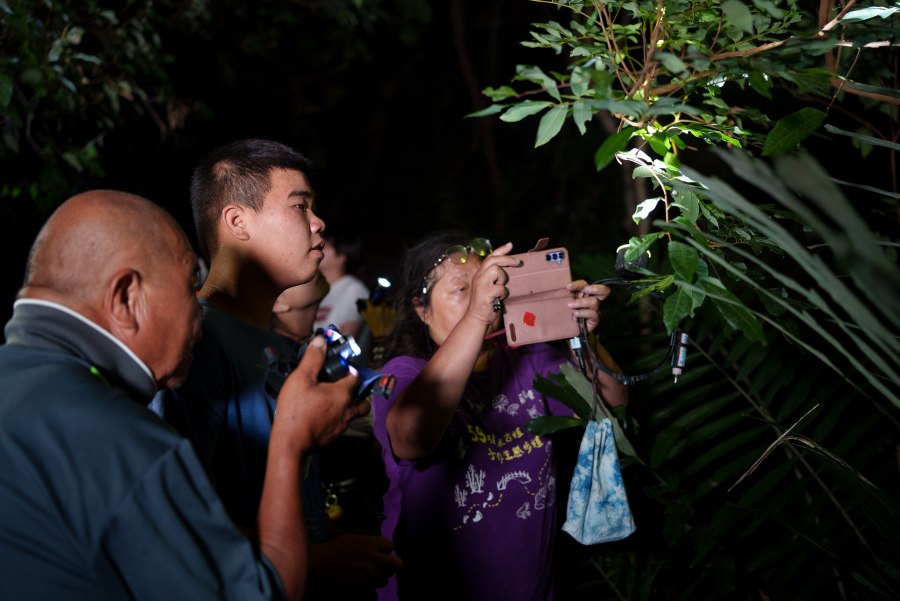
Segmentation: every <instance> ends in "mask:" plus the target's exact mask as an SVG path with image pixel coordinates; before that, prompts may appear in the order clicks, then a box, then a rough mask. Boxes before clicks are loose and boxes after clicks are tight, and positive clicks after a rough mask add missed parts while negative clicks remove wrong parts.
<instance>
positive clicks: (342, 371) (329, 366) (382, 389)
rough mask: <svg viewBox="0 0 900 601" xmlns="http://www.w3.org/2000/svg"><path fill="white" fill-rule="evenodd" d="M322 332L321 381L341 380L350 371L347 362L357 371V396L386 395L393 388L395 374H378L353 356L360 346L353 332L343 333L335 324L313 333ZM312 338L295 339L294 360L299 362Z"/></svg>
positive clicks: (357, 353)
mask: <svg viewBox="0 0 900 601" xmlns="http://www.w3.org/2000/svg"><path fill="white" fill-rule="evenodd" d="M315 336H322V337H324V338H325V343H326V346H325V364H324V365H323V366H322V370H321V371H320V372H319V381H320V382H335V381H337V380H340V379H341V378H343V377H344V376H345V375H347V374H348V373H349V372H350V366H351V365H352V366H353V368H354V369H355V370H356V371H357V373H358V374H359V386H358V388H357V390H356V394H355V396H356V398H362V397H366V396H369V395H370V394H380V395H381V396H383V397H385V398H388V397H390V396H391V392H393V390H394V376H392V375H384V374H380V373H378V372H377V371H375V370H372V369H369V368H368V367H365V366H363V365H360V364H359V363H356V362H355V361H354V359H355V358H356V357H359V355H360V352H361V351H360V348H359V345H358V344H357V343H356V340H355V339H354V338H353V336H344V335H343V334H341V332H340V331H339V330H338V329H337V328H336V327H335V326H334V325H331V326H329V327H327V328H318V329H317V330H316V331H315V333H314V334H313V337H315ZM310 340H312V338H310V339H308V340H305V341H303V342H298V343H297V344H296V345H295V346H294V364H295V365H296V364H297V363H299V362H300V359H301V358H302V357H303V353H305V352H306V347H307V346H308V345H309V341H310Z"/></svg>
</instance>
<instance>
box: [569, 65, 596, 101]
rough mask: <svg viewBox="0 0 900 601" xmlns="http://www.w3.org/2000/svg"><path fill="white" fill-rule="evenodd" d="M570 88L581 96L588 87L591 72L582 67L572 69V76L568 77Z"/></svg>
mask: <svg viewBox="0 0 900 601" xmlns="http://www.w3.org/2000/svg"><path fill="white" fill-rule="evenodd" d="M569 85H570V89H571V90H572V93H573V94H575V95H576V96H578V97H579V98H581V97H582V96H584V95H585V93H586V92H587V91H588V90H589V89H590V85H591V72H590V70H588V69H584V68H582V67H575V68H574V69H572V77H571V78H570V79H569Z"/></svg>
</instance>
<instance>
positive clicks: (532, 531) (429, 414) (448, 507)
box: [373, 233, 627, 601]
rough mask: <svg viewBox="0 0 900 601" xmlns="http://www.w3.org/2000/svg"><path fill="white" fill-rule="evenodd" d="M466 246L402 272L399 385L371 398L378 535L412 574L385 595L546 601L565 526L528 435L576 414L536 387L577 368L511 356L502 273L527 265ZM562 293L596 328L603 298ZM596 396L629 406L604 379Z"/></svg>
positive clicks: (411, 257)
mask: <svg viewBox="0 0 900 601" xmlns="http://www.w3.org/2000/svg"><path fill="white" fill-rule="evenodd" d="M467 240H469V238H468V237H466V236H462V235H460V234H456V233H447V234H439V235H435V236H432V237H429V238H427V239H425V240H423V241H421V242H420V243H418V244H417V245H416V246H414V247H413V248H411V249H410V250H409V251H407V254H406V257H405V261H404V265H403V280H404V281H403V283H402V287H401V288H400V289H399V290H398V293H397V296H396V298H395V306H396V309H397V323H396V326H395V328H394V330H393V332H392V334H391V338H390V339H389V341H388V350H387V357H388V359H389V360H388V362H387V363H386V364H385V365H384V367H383V368H382V370H381V371H382V372H383V373H389V374H392V375H393V376H394V377H395V378H396V384H395V387H394V391H393V394H392V395H391V397H390V398H389V399H385V398H383V397H376V398H375V399H374V401H373V414H374V420H375V435H376V437H377V438H378V440H379V442H380V443H381V445H382V448H383V451H382V454H383V458H384V462H385V467H386V471H387V475H388V479H389V486H388V490H387V492H386V494H385V497H384V511H385V514H386V520H385V522H384V524H383V527H382V534H383V535H384V536H385V537H387V538H392V539H393V540H394V544H395V548H396V552H397V554H398V555H399V556H400V557H401V558H402V559H403V562H404V567H403V569H402V570H401V571H400V572H399V573H398V574H397V575H396V577H395V578H393V579H392V580H391V582H390V584H389V585H388V586H387V587H386V588H384V589H382V590H381V591H379V596H380V599H385V600H386V599H458V600H466V601H472V600H480V599H485V600H490V601H503V600H510V601H513V600H514V601H528V600H532V599H534V600H541V601H546V600H549V599H552V598H553V567H552V558H553V543H554V540H555V538H556V533H557V531H558V529H559V527H558V525H557V520H556V514H557V511H558V508H557V506H556V503H557V500H556V495H557V490H556V489H557V486H556V471H555V456H554V450H553V443H552V441H551V440H550V439H549V438H546V437H543V436H537V435H534V434H531V433H530V432H528V430H527V429H526V424H527V423H528V422H529V421H530V420H531V419H533V418H535V417H539V416H543V415H572V411H571V410H570V409H568V408H567V407H566V406H565V405H563V404H562V403H561V402H559V401H557V400H556V399H552V398H548V397H545V396H544V395H542V394H541V393H539V392H537V391H536V390H535V389H534V385H533V382H534V378H535V375H536V374H542V375H544V376H547V375H549V374H551V373H557V372H558V371H559V366H560V365H561V364H562V363H565V362H567V361H570V358H569V356H568V352H566V351H564V350H561V349H559V348H557V347H556V346H553V345H550V344H545V343H539V344H532V345H528V346H522V347H517V348H515V349H512V348H509V347H507V346H506V345H505V343H504V341H503V338H502V334H503V331H502V329H501V317H500V314H499V312H498V311H497V307H498V300H499V299H503V298H505V297H506V295H507V289H506V288H505V284H506V282H507V280H508V276H507V272H506V271H505V268H510V267H514V266H516V265H518V264H519V260H518V259H516V258H515V257H513V256H510V255H509V253H510V251H511V250H512V244H510V243H507V244H505V245H503V246H501V247H500V248H498V249H496V250H494V251H493V252H491V248H490V243H489V242H488V241H487V240H484V239H481V238H476V239H472V240H470V241H469V242H466V241H467ZM568 289H569V291H570V292H572V293H573V299H572V300H571V301H570V302H569V305H568V306H569V308H570V309H571V310H572V315H573V319H574V318H584V319H585V322H586V325H587V328H588V330H593V329H594V328H595V327H596V326H597V324H598V323H599V320H600V312H599V306H600V300H601V299H603V298H605V297H606V296H607V295H608V294H609V289H608V288H607V287H606V286H602V285H587V283H586V282H585V281H583V280H579V281H575V282H572V283H571V284H569V286H568ZM498 334H500V335H501V336H498ZM596 385H597V386H598V389H599V391H600V394H601V396H602V397H603V398H604V399H605V400H606V402H607V403H609V404H611V405H616V404H623V403H625V402H627V392H626V389H625V388H624V387H623V386H622V385H620V384H619V383H617V382H616V381H615V380H613V379H612V378H609V377H607V376H606V375H605V374H601V375H600V376H599V378H598V380H597V382H596Z"/></svg>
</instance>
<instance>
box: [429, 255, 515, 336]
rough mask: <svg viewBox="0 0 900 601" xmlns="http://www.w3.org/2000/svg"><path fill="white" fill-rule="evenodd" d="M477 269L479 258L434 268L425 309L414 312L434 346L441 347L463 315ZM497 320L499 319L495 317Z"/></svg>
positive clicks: (447, 263)
mask: <svg viewBox="0 0 900 601" xmlns="http://www.w3.org/2000/svg"><path fill="white" fill-rule="evenodd" d="M480 267H481V259H480V258H478V257H471V258H470V259H469V260H468V261H467V262H466V263H463V264H462V265H460V264H457V263H453V262H450V261H444V262H443V263H441V264H440V265H438V266H437V268H436V269H435V277H436V280H435V282H434V284H432V286H431V291H430V292H429V293H428V299H429V302H428V306H427V307H419V308H418V309H417V312H418V313H419V318H420V319H421V320H422V322H423V323H425V325H427V326H428V331H429V333H430V334H431V339H432V340H434V342H435V344H438V345H441V344H443V343H444V340H445V339H446V338H447V336H448V335H449V334H450V332H451V330H453V328H454V327H456V324H458V323H459V322H460V320H461V319H462V318H463V315H465V313H466V308H467V307H468V306H469V296H470V294H471V292H472V278H473V277H474V276H475V273H476V272H477V271H478V269H479V268H480ZM497 318H498V320H499V318H500V316H499V314H498V316H497ZM491 329H494V328H491Z"/></svg>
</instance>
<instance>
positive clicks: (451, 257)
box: [422, 238, 493, 296]
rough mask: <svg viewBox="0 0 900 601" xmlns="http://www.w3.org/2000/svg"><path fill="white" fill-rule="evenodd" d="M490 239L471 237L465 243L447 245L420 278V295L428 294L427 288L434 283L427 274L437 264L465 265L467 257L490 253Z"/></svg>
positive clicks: (482, 255) (481, 256)
mask: <svg viewBox="0 0 900 601" xmlns="http://www.w3.org/2000/svg"><path fill="white" fill-rule="evenodd" d="M492 250H493V248H491V241H490V240H488V239H487V238H472V239H471V240H469V241H468V242H466V243H465V244H454V245H452V246H448V247H447V250H445V251H444V253H443V254H442V255H441V256H440V257H438V259H437V261H435V262H434V265H432V266H431V269H429V270H428V273H427V274H426V275H425V278H424V279H423V280H422V296H426V295H427V294H428V291H429V289H430V288H431V286H432V285H433V284H434V281H431V282H429V281H428V276H430V275H431V274H432V273H434V270H435V269H437V267H438V265H440V264H441V263H443V262H444V261H450V262H451V263H455V264H457V265H465V264H466V263H468V262H469V257H470V256H474V257H479V258H482V259H483V258H484V257H486V256H488V255H489V254H491V251H492Z"/></svg>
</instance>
